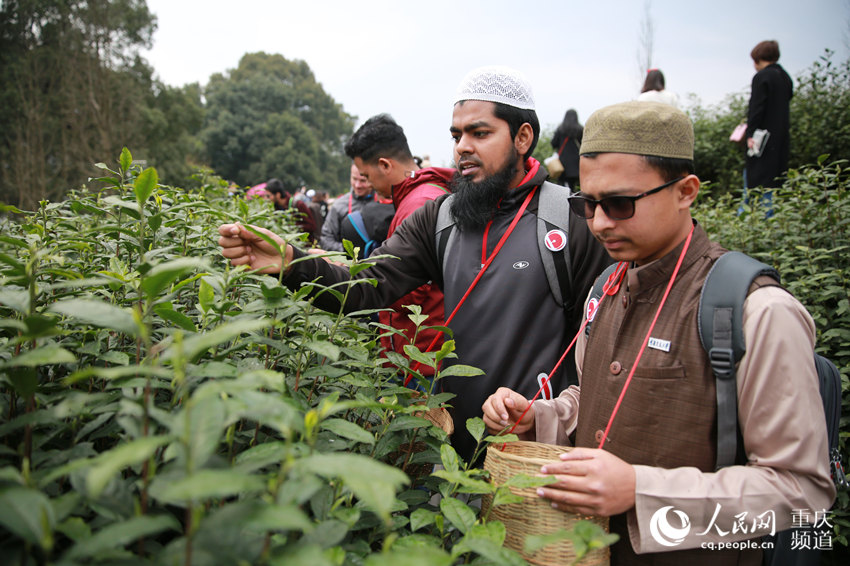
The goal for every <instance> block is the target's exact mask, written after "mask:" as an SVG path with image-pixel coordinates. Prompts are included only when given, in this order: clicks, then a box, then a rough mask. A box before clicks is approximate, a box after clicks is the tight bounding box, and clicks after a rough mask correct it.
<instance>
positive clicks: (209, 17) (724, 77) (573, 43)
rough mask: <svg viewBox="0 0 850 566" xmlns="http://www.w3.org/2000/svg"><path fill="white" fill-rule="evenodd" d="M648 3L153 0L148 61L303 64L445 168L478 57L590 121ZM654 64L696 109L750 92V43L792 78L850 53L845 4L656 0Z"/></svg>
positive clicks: (622, 93)
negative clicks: (263, 59)
mask: <svg viewBox="0 0 850 566" xmlns="http://www.w3.org/2000/svg"><path fill="white" fill-rule="evenodd" d="M645 5H646V4H645V2H644V1H643V0H632V1H627V0H608V1H605V0H596V1H593V2H587V1H575V0H561V1H534V0H531V1H527V2H522V1H520V2H507V1H504V0H490V1H486V2H485V1H476V0H467V1H465V2H457V1H449V0H432V1H430V2H401V1H399V0H387V1H385V0H375V1H370V0H360V1H358V2H350V1H344V0H328V1H321V0H298V1H289V0H285V1H280V0H278V1H272V0H241V1H239V2H234V1H233V0H207V1H205V2H186V1H177V0H148V6H149V8H150V10H151V12H153V13H154V14H155V15H156V16H157V18H158V22H159V27H158V31H157V32H156V33H155V34H154V46H153V49H152V50H151V51H149V52H145V53H144V56H145V57H146V58H147V59H148V61H149V62H150V63H151V65H152V66H153V67H154V69H155V70H156V73H157V74H158V76H159V78H160V79H161V80H162V81H163V82H165V83H166V84H170V85H173V86H181V85H184V84H187V83H192V82H199V83H201V84H202V85H203V84H206V82H207V81H208V79H209V77H210V76H211V75H212V74H214V73H225V72H227V71H228V70H230V69H234V68H236V67H237V65H238V63H239V59H240V58H241V57H242V55H244V54H245V53H253V52H257V51H264V52H266V53H280V54H281V55H283V56H284V57H286V58H287V59H302V60H304V61H306V62H307V63H308V64H309V66H310V68H311V69H312V70H313V73H314V74H315V76H316V80H317V81H319V82H320V83H321V84H322V86H323V87H324V89H325V91H326V92H328V93H329V94H330V95H331V96H332V97H333V98H334V99H335V100H336V101H337V102H338V103H340V104H342V106H343V108H344V109H345V111H346V112H348V113H349V114H353V115H355V116H357V117H358V125H359V124H360V123H362V122H363V121H365V120H366V119H367V118H369V117H370V116H372V115H374V114H378V113H380V112H388V113H389V114H391V115H392V116H393V117H394V118H395V119H396V121H397V122H398V123H399V124H401V126H402V127H403V128H404V130H405V133H406V134H407V137H408V140H409V142H410V146H411V149H412V150H413V152H414V154H417V155H423V154H430V155H431V159H432V162H433V163H434V165H449V164H450V161H451V150H452V142H451V138H450V137H449V133H448V129H449V125H450V123H451V110H452V106H451V102H452V96H453V94H454V92H455V89H456V88H457V85H458V83H459V82H460V81H461V79H462V78H463V77H464V75H465V74H466V73H467V72H468V71H470V70H472V69H473V68H475V67H479V66H482V65H507V66H510V67H514V68H516V69H519V70H521V71H522V72H524V73H525V74H526V76H527V77H528V79H529V81H530V82H531V84H532V87H533V89H534V94H535V98H536V102H537V113H538V116H539V117H540V122H541V125H543V126H544V127H545V126H547V125H556V124H558V123H559V122H560V121H561V119H562V118H563V115H564V112H565V111H566V110H567V109H568V108H575V109H576V110H577V111H578V115H579V120H580V121H581V122H582V123H584V121H585V120H586V119H587V117H588V116H589V115H590V114H591V113H592V112H593V111H594V110H596V109H597V108H601V107H602V106H606V105H608V104H613V103H615V102H620V101H623V100H629V99H632V98H634V97H635V96H637V94H638V92H639V91H640V86H641V84H642V80H643V78H642V76H640V71H639V70H638V64H637V59H638V51H639V49H640V47H641V45H640V39H639V38H640V27H641V21H642V20H643V19H644V17H645V14H646V10H645ZM650 6H651V10H650V14H651V21H652V24H653V27H654V33H653V39H654V45H653V51H652V55H653V56H652V64H653V67H657V68H659V69H661V71H662V72H663V73H664V75H665V77H666V79H667V88H668V89H669V90H673V91H675V92H676V93H678V94H679V97H680V100H681V101H683V102H684V103H687V100H688V97H689V95H690V94H693V95H695V96H697V97H698V98H699V100H700V101H701V102H702V104H703V105H705V106H707V105H713V104H717V103H719V102H721V101H722V100H723V99H724V98H725V97H726V96H727V95H730V94H734V93H745V92H748V91H749V85H750V81H751V79H752V75H753V73H754V72H755V71H754V69H753V65H752V61H751V59H750V57H749V53H750V50H751V49H752V48H753V46H755V44H756V43H758V42H759V41H761V40H764V39H775V40H777V41H779V46H780V51H781V57H780V60H779V63H780V64H781V65H782V66H784V67H785V69H786V70H787V71H788V72H789V73H790V74H791V76H792V77H796V76H797V74H798V73H800V72H801V71H803V70H805V69H807V68H808V67H810V66H811V65H812V63H814V62H815V61H816V60H817V59H818V58H819V57H820V56H821V55H823V53H824V49H826V48H828V49H831V50H833V51H835V52H836V53H835V55H834V56H833V59H834V60H835V61H843V60H844V59H846V58H847V57H848V44H850V38H849V37H848V35H850V0H807V1H806V2H803V1H801V0H769V1H767V0H714V1H712V2H688V1H682V0H678V1H675V0H652V2H651V4H650Z"/></svg>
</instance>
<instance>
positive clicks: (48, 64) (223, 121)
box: [0, 0, 355, 209]
mask: <svg viewBox="0 0 850 566" xmlns="http://www.w3.org/2000/svg"><path fill="white" fill-rule="evenodd" d="M156 25H157V22H156V16H155V15H153V14H152V13H151V12H150V11H149V10H148V7H147V4H146V2H144V0H88V1H84V0H62V1H60V0H47V1H37V0H12V1H7V2H3V3H2V5H0V131H2V132H3V133H2V138H0V140H2V141H0V201H2V202H4V203H6V204H11V205H15V206H18V207H20V208H25V209H34V208H36V207H37V205H38V202H39V201H41V200H51V201H58V200H61V199H62V198H63V197H64V196H65V195H66V194H67V193H68V191H69V190H71V189H74V188H78V187H80V186H81V185H82V184H84V183H85V182H86V181H87V180H88V178H90V177H96V176H97V171H98V170H97V169H96V168H95V167H94V164H95V163H96V162H97V161H98V160H100V159H101V158H102V156H104V155H116V154H118V153H119V152H120V151H121V148H122V147H125V146H126V147H132V148H133V151H134V154H135V155H136V156H137V158H138V160H139V162H142V163H146V164H147V165H149V166H153V167H156V169H157V171H158V172H159V174H160V178H161V179H162V180H163V182H165V183H169V184H173V185H178V186H191V185H192V183H193V181H192V175H193V174H194V173H196V172H197V171H198V169H199V168H208V169H212V170H214V171H215V172H216V173H217V174H219V175H220V176H222V177H224V178H226V179H228V180H229V181H231V182H234V183H237V184H239V185H250V184H255V183H258V182H262V181H265V180H266V179H268V178H269V177H278V178H281V179H282V180H283V181H284V183H285V184H286V185H287V186H290V187H294V186H297V185H298V184H315V185H320V186H325V187H328V188H331V190H333V188H334V187H340V188H344V187H345V186H346V183H347V179H348V165H347V162H348V160H347V159H346V158H345V156H344V153H343V150H342V144H343V141H344V139H345V138H347V137H348V136H349V135H351V133H352V132H353V126H354V121H355V117H354V116H351V115H349V114H347V113H346V112H345V111H344V110H343V108H342V106H341V105H340V104H339V103H337V102H336V101H334V100H333V98H331V97H330V96H329V95H328V94H327V93H326V92H325V91H324V90H323V89H322V87H321V85H320V84H319V83H318V82H316V79H315V77H314V75H313V73H312V71H311V70H310V68H309V66H308V65H307V63H305V62H303V61H289V60H287V59H285V58H284V57H283V56H281V55H269V54H265V53H253V54H246V55H245V56H244V57H243V58H242V60H241V61H240V62H239V66H238V68H236V69H233V70H230V71H229V72H228V73H225V74H215V75H213V76H212V77H211V78H210V80H209V82H208V84H207V85H205V86H201V85H199V84H197V83H195V84H190V85H186V86H183V87H172V86H168V85H165V84H163V83H162V82H161V81H159V80H158V79H157V78H155V77H154V72H153V69H152V68H151V66H150V65H149V64H148V63H147V61H145V60H144V58H142V57H141V55H140V51H141V50H142V49H143V48H150V46H151V42H152V37H153V33H154V31H155V30H156Z"/></svg>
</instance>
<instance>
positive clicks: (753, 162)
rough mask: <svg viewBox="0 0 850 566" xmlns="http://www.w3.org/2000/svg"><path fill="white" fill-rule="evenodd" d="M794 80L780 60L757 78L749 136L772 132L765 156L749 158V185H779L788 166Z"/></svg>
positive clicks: (748, 113) (749, 122)
mask: <svg viewBox="0 0 850 566" xmlns="http://www.w3.org/2000/svg"><path fill="white" fill-rule="evenodd" d="M793 89H794V87H793V82H792V81H791V77H789V76H788V73H786V72H785V69H783V68H782V67H781V66H779V65H778V64H777V63H772V64H770V65H768V66H767V67H765V68H764V69H762V70H761V71H759V72H758V73H756V74H755V76H754V77H753V84H752V92H751V94H750V107H749V110H748V112H747V137H748V138H751V137H752V136H753V133H754V132H755V131H756V129H764V130H767V131H768V132H770V137H769V138H768V141H767V146H766V147H765V150H764V153H762V155H761V157H747V187H758V186H763V187H775V186H777V185H778V183H777V181H776V180H777V178H778V177H780V176H781V175H782V174H783V173H784V172H785V170H786V169H787V168H788V154H789V151H790V145H791V144H790V134H789V129H790V119H789V109H788V107H789V103H790V101H791V96H792V95H793Z"/></svg>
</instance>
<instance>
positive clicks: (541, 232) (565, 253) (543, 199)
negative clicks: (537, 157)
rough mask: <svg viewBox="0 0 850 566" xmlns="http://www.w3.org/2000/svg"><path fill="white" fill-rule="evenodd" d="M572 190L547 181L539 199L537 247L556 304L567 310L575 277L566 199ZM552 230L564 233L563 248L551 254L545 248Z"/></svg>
mask: <svg viewBox="0 0 850 566" xmlns="http://www.w3.org/2000/svg"><path fill="white" fill-rule="evenodd" d="M569 196H570V189H569V188H567V187H564V186H561V185H556V184H554V183H550V182H549V181H546V182H544V183H543V184H542V185H541V186H540V200H539V201H538V203H537V244H538V246H539V247H540V259H542V260H543V270H544V271H545V272H546V279H547V280H548V281H549V288H550V289H551V290H552V296H553V297H555V302H556V303H557V304H558V306H560V307H561V308H564V309H566V308H568V306H569V300H570V297H572V296H573V285H572V281H573V274H572V266H571V264H570V244H569V240H568V238H569V233H570V217H571V216H572V213H570V203H569V201H568V200H567V197H569ZM552 230H559V231H561V232H563V233H564V247H563V248H562V249H560V250H558V251H551V250H549V248H548V247H547V246H546V237H547V235H548V234H549V232H551V231H552Z"/></svg>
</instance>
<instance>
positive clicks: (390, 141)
mask: <svg viewBox="0 0 850 566" xmlns="http://www.w3.org/2000/svg"><path fill="white" fill-rule="evenodd" d="M345 153H346V155H348V157H350V158H351V159H352V160H353V161H354V165H355V166H356V167H357V170H358V171H360V174H361V175H363V177H365V178H366V179H368V180H369V182H370V183H371V184H372V187H373V188H374V189H375V191H376V192H377V193H378V194H380V195H381V196H382V197H383V198H385V199H392V202H393V206H395V209H396V213H395V216H394V217H393V220H392V223H391V224H390V229H389V232H388V233H387V238H389V237H390V236H392V234H393V232H395V230H396V228H398V227H399V225H401V223H402V222H404V220H405V218H407V217H408V216H410V215H411V214H412V213H413V211H415V210H416V209H417V208H419V207H421V206H422V205H424V204H425V203H426V202H428V201H429V200H435V199H437V198H438V197H440V196H442V195H444V194H446V193H448V192H449V191H448V189H447V188H446V186H447V184H448V182H449V180H450V179H451V178H452V175H453V174H454V169H447V168H437V167H429V168H427V169H420V168H419V166H418V165H417V164H416V161H415V160H414V159H413V154H412V153H411V152H410V147H409V145H408V143H407V137H406V136H405V135H404V130H403V129H402V127H401V126H399V125H398V124H397V123H396V122H395V120H393V118H392V117H391V116H389V115H387V114H379V115H377V116H373V117H371V118H369V119H368V120H367V121H366V122H365V123H364V124H363V125H362V126H360V128H359V129H358V130H357V131H356V132H355V133H354V135H353V136H351V139H349V140H348V142H347V143H346V144H345ZM406 305H420V306H421V307H422V314H425V315H427V316H428V318H427V320H426V321H425V322H424V323H423V324H422V325H421V327H420V328H419V330H418V331H417V327H416V325H415V324H414V323H413V321H412V320H410V318H409V317H408V315H409V314H410V311H409V310H408V309H407V308H406ZM391 308H392V309H393V310H392V311H384V312H381V313H380V316H379V318H380V322H381V323H382V324H386V325H388V326H392V327H393V328H396V329H398V330H400V331H401V332H403V333H404V335H403V336H401V335H397V334H387V335H385V336H383V337H382V338H381V343H382V344H383V346H384V348H386V349H387V350H393V351H395V352H398V353H399V354H402V355H404V345H405V344H409V343H411V342H412V341H414V338H415V344H416V346H417V347H418V348H419V349H420V350H422V351H423V352H424V351H426V350H427V349H428V346H429V345H430V344H431V342H432V341H433V340H434V338H435V337H436V336H437V334H438V331H437V330H433V329H429V328H424V327H428V326H443V325H444V324H445V322H444V312H443V292H442V291H441V290H440V289H439V288H438V287H437V286H435V285H434V284H433V283H427V284H425V285H422V286H421V287H419V288H417V289H415V290H413V291H411V292H410V293H408V294H406V295H405V296H403V297H402V298H401V299H399V300H397V301H396V302H395V303H393V305H392V307H391ZM441 345H442V340H439V341H438V342H437V343H436V344H434V346H433V348H432V349H433V350H439V348H440V346H441ZM417 371H419V372H420V373H422V374H423V375H426V376H429V377H430V376H432V375H433V373H434V370H433V368H430V367H425V366H421V367H419V368H418V370H417Z"/></svg>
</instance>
